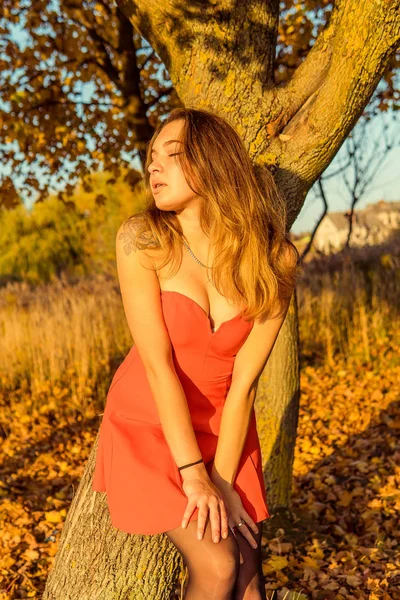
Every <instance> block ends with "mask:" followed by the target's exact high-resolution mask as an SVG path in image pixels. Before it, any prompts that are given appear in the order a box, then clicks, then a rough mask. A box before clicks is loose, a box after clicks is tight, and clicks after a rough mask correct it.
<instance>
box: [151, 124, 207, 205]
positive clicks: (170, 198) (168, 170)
mask: <svg viewBox="0 0 400 600" xmlns="http://www.w3.org/2000/svg"><path fill="white" fill-rule="evenodd" d="M182 127H183V120H182V119H177V120H176V121H172V123H168V125H165V127H164V128H163V129H162V130H161V131H160V133H159V134H158V136H157V137H156V139H155V141H154V144H153V148H152V162H151V164H150V165H149V167H148V170H149V173H150V185H151V190H152V194H153V197H154V201H155V203H156V205H157V208H159V209H160V210H178V211H179V210H181V209H183V208H185V207H187V206H188V205H189V204H190V203H192V202H193V200H196V199H198V198H199V196H198V195H197V194H195V193H194V192H193V191H192V190H191V189H190V187H189V186H188V184H187V182H186V179H185V176H184V174H183V171H182V168H181V166H180V164H179V153H180V152H182V150H183V145H182V143H180V142H177V141H171V140H177V139H178V138H179V136H180V132H181V129H182ZM157 181H160V182H163V183H164V184H165V185H163V186H161V187H158V188H154V187H153V185H154V182H157Z"/></svg>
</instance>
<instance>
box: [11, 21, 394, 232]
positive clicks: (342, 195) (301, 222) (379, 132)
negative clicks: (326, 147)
mask: <svg viewBox="0 0 400 600" xmlns="http://www.w3.org/2000/svg"><path fill="white" fill-rule="evenodd" d="M13 39H14V40H15V41H17V43H19V44H20V45H22V46H23V45H24V44H25V43H26V41H27V39H26V35H25V33H24V31H23V30H22V29H21V28H18V27H15V28H14V31H13ZM90 87H91V86H90V84H88V86H87V90H86V91H87V92H88V94H85V98H84V100H85V101H88V100H89V99H90V95H91V94H90ZM397 114H398V113H397ZM383 122H386V123H388V125H389V129H388V135H389V136H390V138H391V139H393V140H397V144H398V146H397V147H395V148H394V149H392V150H391V151H390V153H388V155H387V158H386V160H385V161H384V163H383V164H382V166H381V167H380V168H379V170H378V171H377V173H376V175H375V177H374V179H373V181H372V182H371V185H370V186H369V187H368V188H367V189H366V190H365V193H364V194H363V196H362V197H361V198H360V200H359V202H358V203H357V206H356V208H357V209H360V208H363V207H365V206H366V205H367V204H370V203H374V202H376V201H378V200H381V199H384V200H386V201H388V202H389V201H396V200H400V175H399V171H400V122H399V121H395V120H394V119H393V117H392V115H390V114H389V113H385V114H383V115H380V116H378V117H377V118H376V119H375V120H374V121H373V122H372V124H371V125H370V126H369V131H370V135H369V139H368V143H367V145H366V146H365V148H364V154H365V159H364V160H365V162H366V164H365V166H366V167H367V166H368V165H370V163H372V162H373V160H374V157H375V156H376V155H378V154H379V153H380V151H381V148H382V140H383ZM357 130H358V125H356V127H355V128H354V130H353V132H354V133H355V134H356V133H357ZM345 154H346V151H345V145H344V144H343V146H342V148H341V149H340V150H339V152H338V154H337V155H336V156H335V158H334V160H333V161H332V163H331V165H329V167H328V169H327V170H326V174H328V173H329V172H333V171H337V169H338V166H339V165H340V164H341V161H342V160H343V158H344V156H345ZM132 166H133V167H136V168H138V169H139V170H140V168H139V165H138V161H137V160H136V159H133V161H132ZM1 173H3V174H9V169H8V168H7V167H5V168H3V167H2V168H0V174H1ZM348 177H349V178H350V179H351V175H350V173H348ZM38 178H39V179H40V174H39V173H38ZM15 183H16V184H17V187H19V186H18V181H16V182H15ZM57 187H58V186H57ZM58 189H59V188H58ZM324 189H325V193H326V198H327V201H328V206H329V208H328V210H329V211H330V212H333V211H345V210H347V209H348V208H349V207H350V202H351V198H350V195H349V192H348V190H347V189H346V186H345V185H344V183H343V180H342V177H341V176H340V175H338V176H336V177H332V178H330V179H327V180H326V183H325V184H324ZM315 190H316V186H314V187H313V188H312V189H311V190H310V191H309V193H308V195H307V197H306V200H305V202H304V205H303V207H302V210H301V212H300V214H299V215H298V217H297V219H296V221H295V222H294V224H293V226H292V231H293V232H294V233H301V232H306V231H311V230H312V229H313V228H314V226H315V224H316V222H317V221H318V218H319V216H320V215H321V213H322V210H323V205H322V201H321V200H320V199H319V198H318V197H317V196H316V194H315ZM26 205H27V207H30V206H31V202H29V201H27V202H26Z"/></svg>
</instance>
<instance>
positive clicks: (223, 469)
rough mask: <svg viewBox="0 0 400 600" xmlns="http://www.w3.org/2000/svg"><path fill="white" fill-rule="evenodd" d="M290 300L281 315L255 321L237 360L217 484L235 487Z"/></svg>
mask: <svg viewBox="0 0 400 600" xmlns="http://www.w3.org/2000/svg"><path fill="white" fill-rule="evenodd" d="M289 303H290V299H289V300H287V301H286V304H285V306H284V309H283V311H282V312H281V313H280V315H279V316H277V317H274V318H271V319H267V320H266V321H264V323H257V322H255V323H254V325H253V328H252V330H251V332H250V334H249V336H248V337H247V339H246V341H245V343H244V344H243V346H242V347H241V348H240V350H239V352H238V353H237V355H236V358H235V364H234V368H233V373H232V384H231V387H230V389H229V392H228V395H227V397H226V400H225V404H224V408H223V412H222V418H221V425H220V431H219V437H218V444H217V451H216V455H215V460H214V465H213V469H212V472H211V479H212V481H213V482H214V483H215V485H217V486H218V485H222V484H224V485H228V486H232V485H233V482H234V480H235V477H236V472H237V469H238V466H239V462H240V458H241V456H242V452H243V448H244V444H245V441H246V437H247V431H248V428H249V423H250V417H251V410H252V407H253V404H254V400H255V397H256V392H257V385H258V380H259V378H260V375H261V373H262V372H263V370H264V367H265V365H266V363H267V361H268V358H269V356H270V354H271V352H272V349H273V347H274V345H275V341H276V339H277V337H278V333H279V331H280V328H281V327H282V324H283V322H284V320H285V317H286V313H287V311H288V308H289Z"/></svg>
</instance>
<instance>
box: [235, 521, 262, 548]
mask: <svg viewBox="0 0 400 600" xmlns="http://www.w3.org/2000/svg"><path fill="white" fill-rule="evenodd" d="M239 531H240V533H241V534H242V536H243V537H244V538H246V540H247V541H248V542H249V544H250V546H251V547H252V548H254V549H255V548H257V545H258V544H257V542H256V540H255V539H254V538H253V536H252V535H251V532H250V530H249V528H248V527H247V524H246V523H243V525H241V526H240V527H239Z"/></svg>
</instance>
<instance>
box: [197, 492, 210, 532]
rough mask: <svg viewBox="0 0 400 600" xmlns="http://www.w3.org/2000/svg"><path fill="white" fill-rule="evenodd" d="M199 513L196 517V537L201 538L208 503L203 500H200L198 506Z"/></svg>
mask: <svg viewBox="0 0 400 600" xmlns="http://www.w3.org/2000/svg"><path fill="white" fill-rule="evenodd" d="M197 506H198V508H199V515H198V518H197V539H198V540H202V539H203V535H204V530H205V528H206V521H207V516H208V504H207V503H206V502H205V501H202V503H201V505H200V506H199V505H198V504H197Z"/></svg>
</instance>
